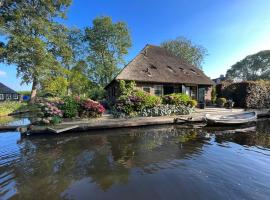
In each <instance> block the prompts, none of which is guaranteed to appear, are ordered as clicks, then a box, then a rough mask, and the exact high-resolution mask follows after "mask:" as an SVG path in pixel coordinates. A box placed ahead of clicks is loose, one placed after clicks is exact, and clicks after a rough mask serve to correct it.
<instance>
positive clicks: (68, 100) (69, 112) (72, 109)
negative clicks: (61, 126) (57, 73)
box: [60, 96, 79, 118]
mask: <svg viewBox="0 0 270 200" xmlns="http://www.w3.org/2000/svg"><path fill="white" fill-rule="evenodd" d="M78 103H79V102H78V99H76V98H74V97H71V96H67V97H65V98H64V99H63V103H62V105H61V106H60V108H61V110H62V111H63V114H64V117H66V118H73V117H76V116H77V115H78V108H79V105H78Z"/></svg>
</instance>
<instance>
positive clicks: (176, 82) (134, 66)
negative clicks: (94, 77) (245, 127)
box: [105, 45, 214, 103]
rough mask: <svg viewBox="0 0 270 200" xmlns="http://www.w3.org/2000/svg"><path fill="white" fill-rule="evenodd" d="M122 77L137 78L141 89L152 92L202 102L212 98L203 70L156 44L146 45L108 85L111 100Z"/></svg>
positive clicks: (115, 95) (209, 81)
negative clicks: (185, 95)
mask: <svg viewBox="0 0 270 200" xmlns="http://www.w3.org/2000/svg"><path fill="white" fill-rule="evenodd" d="M120 80H125V81H135V82H136V87H137V88H138V89H141V90H144V91H145V92H148V93H150V94H153V95H157V96H162V95H167V94H171V93H185V94H188V95H189V96H191V97H192V98H193V99H195V100H197V101H198V102H201V103H202V102H208V101H209V102H210V101H211V91H212V86H213V85H214V82H213V81H212V80H211V79H210V78H209V77H207V76H206V75H205V74H204V73H203V71H202V70H200V69H198V68H197V67H195V66H192V65H188V64H186V63H185V62H183V60H181V59H180V58H178V57H176V56H174V55H172V54H171V53H170V52H168V51H167V50H166V49H164V48H162V47H158V46H153V45H146V47H145V48H144V49H143V50H142V51H141V52H140V53H139V54H138V55H137V56H136V57H135V58H134V59H133V60H132V61H131V62H130V63H129V64H127V65H126V66H125V67H124V68H123V69H122V71H121V72H120V73H119V74H118V75H117V76H116V77H115V78H114V79H113V80H112V81H111V82H110V83H109V84H108V85H107V86H106V87H105V89H106V97H107V100H109V101H110V102H114V101H115V100H116V98H117V97H118V96H119V81H120Z"/></svg>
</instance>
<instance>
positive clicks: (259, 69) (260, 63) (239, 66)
mask: <svg viewBox="0 0 270 200" xmlns="http://www.w3.org/2000/svg"><path fill="white" fill-rule="evenodd" d="M226 77H227V79H238V80H244V81H245V80H253V81H255V80H261V79H262V80H270V50H265V51H260V52H258V53H256V54H253V55H249V56H247V57H246V58H244V59H243V60H241V61H239V62H237V63H236V64H234V65H233V66H231V68H230V69H229V70H228V71H227V73H226Z"/></svg>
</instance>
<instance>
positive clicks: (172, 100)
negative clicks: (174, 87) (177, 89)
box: [162, 93, 191, 105]
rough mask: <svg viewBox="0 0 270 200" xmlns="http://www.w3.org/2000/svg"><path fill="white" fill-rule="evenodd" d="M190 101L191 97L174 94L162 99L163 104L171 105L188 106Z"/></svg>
mask: <svg viewBox="0 0 270 200" xmlns="http://www.w3.org/2000/svg"><path fill="white" fill-rule="evenodd" d="M190 100H191V98H190V96H188V95H187V94H183V93H173V94H169V95H165V96H163V97H162V103H163V104H170V105H188V102H189V101H190Z"/></svg>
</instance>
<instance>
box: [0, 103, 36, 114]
mask: <svg viewBox="0 0 270 200" xmlns="http://www.w3.org/2000/svg"><path fill="white" fill-rule="evenodd" d="M34 107H35V106H33V105H29V104H28V103H25V102H18V101H6V102H1V103H0V117H2V116H7V115H11V114H15V113H20V112H22V113H23V112H28V111H30V112H31V111H32V110H34V109H35V108H34Z"/></svg>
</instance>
